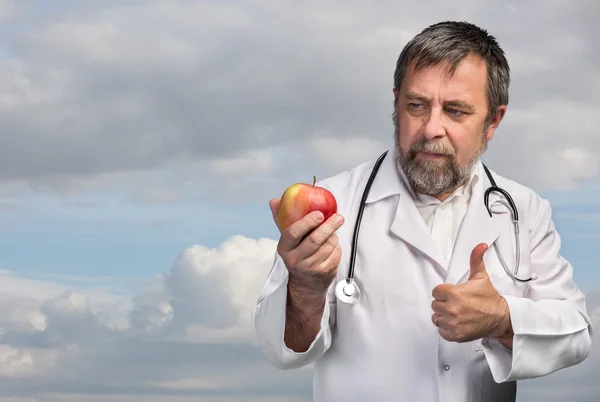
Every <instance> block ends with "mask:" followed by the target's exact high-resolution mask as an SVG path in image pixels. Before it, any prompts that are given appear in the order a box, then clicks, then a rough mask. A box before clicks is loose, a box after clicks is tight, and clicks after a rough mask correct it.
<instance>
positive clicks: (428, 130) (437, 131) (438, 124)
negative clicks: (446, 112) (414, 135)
mask: <svg viewBox="0 0 600 402" xmlns="http://www.w3.org/2000/svg"><path fill="white" fill-rule="evenodd" d="M423 134H424V135H425V137H427V138H428V139H433V138H436V137H442V136H444V135H446V129H445V127H444V124H443V120H442V112H441V111H438V110H437V108H430V109H429V113H427V114H426V115H425V116H424V117H423Z"/></svg>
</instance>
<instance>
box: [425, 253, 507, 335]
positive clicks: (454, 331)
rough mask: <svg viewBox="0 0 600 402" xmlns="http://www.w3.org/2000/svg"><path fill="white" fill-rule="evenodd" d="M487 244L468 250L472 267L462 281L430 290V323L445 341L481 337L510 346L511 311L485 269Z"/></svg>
mask: <svg viewBox="0 0 600 402" xmlns="http://www.w3.org/2000/svg"><path fill="white" fill-rule="evenodd" d="M487 249H488V246H487V245H486V244H485V243H481V244H479V245H477V246H476V247H475V248H474V249H473V251H472V252H471V270H470V273H469V278H468V280H467V281H466V282H465V283H461V284H459V285H454V284H442V285H438V286H436V287H435V288H434V289H433V292H432V295H433V298H434V300H433V302H432V304H431V308H432V309H433V315H432V317H431V319H432V321H433V323H434V324H435V325H436V326H437V327H438V328H439V330H438V332H439V333H440V335H441V336H442V337H443V338H444V339H446V340H447V341H452V342H468V341H473V340H476V339H480V338H483V337H494V338H498V339H500V340H501V341H502V342H503V344H504V345H505V346H507V347H510V342H509V341H508V340H507V338H508V339H509V338H511V336H510V334H511V332H512V329H511V324H510V313H509V310H508V304H507V303H506V300H504V298H503V297H502V296H501V295H500V294H499V293H498V292H497V291H496V289H495V288H494V286H493V284H492V282H491V281H490V277H489V275H488V273H487V271H486V269H485V263H484V261H483V256H484V254H485V252H486V251H487Z"/></svg>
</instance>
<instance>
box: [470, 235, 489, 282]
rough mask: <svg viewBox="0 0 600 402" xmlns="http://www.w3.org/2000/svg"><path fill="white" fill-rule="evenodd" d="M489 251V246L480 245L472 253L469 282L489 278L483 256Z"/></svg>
mask: <svg viewBox="0 0 600 402" xmlns="http://www.w3.org/2000/svg"><path fill="white" fill-rule="evenodd" d="M487 249H488V245H487V244H485V243H480V244H478V245H477V247H475V248H474V249H473V251H471V261H470V263H471V271H470V273H469V279H468V280H471V279H480V278H485V277H486V276H487V272H486V270H485V263H484V262H483V256H484V254H485V252H486V250H487Z"/></svg>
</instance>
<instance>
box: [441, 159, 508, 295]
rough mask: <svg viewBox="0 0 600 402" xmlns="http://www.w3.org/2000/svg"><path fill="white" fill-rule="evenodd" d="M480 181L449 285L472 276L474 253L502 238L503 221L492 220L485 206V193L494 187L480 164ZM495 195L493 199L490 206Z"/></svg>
mask: <svg viewBox="0 0 600 402" xmlns="http://www.w3.org/2000/svg"><path fill="white" fill-rule="evenodd" d="M477 169H478V180H477V183H476V184H475V186H474V188H473V193H472V195H471V200H470V201H469V206H468V208H467V212H466V214H465V217H464V220H463V222H462V225H461V226H460V230H459V232H458V237H457V239H456V244H455V246H454V252H453V253H452V259H451V260H450V266H449V268H448V276H447V278H446V282H447V283H455V284H457V283H460V282H462V281H463V279H464V280H466V278H468V276H469V271H470V269H471V252H472V251H473V249H474V248H475V247H476V246H477V245H478V244H480V243H486V244H487V245H488V246H489V247H491V246H492V243H493V242H494V241H496V239H497V238H498V237H499V236H500V228H499V226H498V225H499V224H501V222H500V221H501V220H500V219H496V220H494V219H492V218H491V217H490V215H489V214H488V211H487V208H486V207H485V204H484V193H485V190H486V188H487V187H488V186H489V185H490V184H489V181H488V178H487V176H486V175H485V171H484V170H483V166H482V164H481V162H479V163H478V165H477ZM494 199H495V195H494V194H493V193H492V195H491V196H490V200H489V201H490V205H491V203H492V202H493V201H494Z"/></svg>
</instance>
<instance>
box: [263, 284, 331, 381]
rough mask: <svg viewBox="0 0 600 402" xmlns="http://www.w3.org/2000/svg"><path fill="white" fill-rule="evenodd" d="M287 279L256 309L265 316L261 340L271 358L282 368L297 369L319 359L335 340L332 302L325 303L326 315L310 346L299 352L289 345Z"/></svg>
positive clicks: (273, 362) (272, 361) (324, 313)
mask: <svg viewBox="0 0 600 402" xmlns="http://www.w3.org/2000/svg"><path fill="white" fill-rule="evenodd" d="M287 294H288V292H287V279H286V280H284V281H282V282H281V284H280V285H279V286H278V287H277V289H276V290H275V291H273V293H272V294H271V295H269V296H268V297H267V298H265V299H264V300H262V302H261V303H260V304H259V305H258V307H257V309H256V314H257V315H262V316H263V317H264V318H262V319H260V320H258V321H260V322H262V323H263V324H261V326H260V327H259V328H257V329H258V332H260V333H262V335H263V336H262V337H259V340H261V342H262V343H263V345H262V346H263V348H264V349H265V350H267V351H273V352H272V353H271V352H269V353H266V356H267V359H268V360H269V361H270V362H271V363H272V364H273V365H274V366H275V367H277V368H279V369H283V370H285V369H294V368H298V367H302V366H305V365H307V364H309V363H311V362H314V361H315V360H316V359H318V358H319V357H320V356H321V355H322V354H323V353H324V352H325V350H326V349H327V347H328V346H329V344H330V342H331V340H330V339H331V331H330V330H329V317H330V309H329V303H328V302H326V303H325V308H324V310H323V316H322V318H321V323H320V330H319V332H318V333H317V335H316V336H315V339H313V341H312V342H311V344H310V347H309V348H308V349H307V350H306V351H304V352H295V351H293V350H292V349H290V348H288V347H287V345H286V344H285V340H284V337H285V325H286V305H287Z"/></svg>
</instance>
